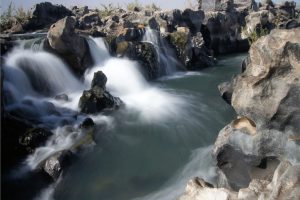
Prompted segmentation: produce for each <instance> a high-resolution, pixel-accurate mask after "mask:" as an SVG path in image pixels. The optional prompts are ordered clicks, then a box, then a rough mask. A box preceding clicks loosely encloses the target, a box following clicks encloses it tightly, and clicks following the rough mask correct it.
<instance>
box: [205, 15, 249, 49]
mask: <svg viewBox="0 0 300 200" xmlns="http://www.w3.org/2000/svg"><path fill="white" fill-rule="evenodd" d="M245 15H246V13H244V12H237V11H231V12H224V11H223V12H206V13H205V19H204V22H203V27H202V35H203V37H204V41H205V44H206V46H207V47H208V48H209V49H212V50H213V51H214V53H215V54H226V53H234V52H243V51H247V50H248V49H249V43H248V41H247V40H246V39H242V38H241V34H240V30H241V28H242V27H243V26H244V24H245Z"/></svg>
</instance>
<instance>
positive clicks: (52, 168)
mask: <svg viewBox="0 0 300 200" xmlns="http://www.w3.org/2000/svg"><path fill="white" fill-rule="evenodd" d="M73 159H74V154H73V153H72V152H71V151H69V150H63V151H60V152H57V153H55V154H54V155H52V156H50V157H49V158H47V159H46V161H45V163H44V164H43V169H44V171H45V172H46V173H47V174H48V175H49V176H50V177H52V178H53V179H54V180H57V179H58V178H59V176H60V175H61V173H62V172H63V170H65V169H66V168H67V167H69V166H70V164H71V163H72V160H73Z"/></svg>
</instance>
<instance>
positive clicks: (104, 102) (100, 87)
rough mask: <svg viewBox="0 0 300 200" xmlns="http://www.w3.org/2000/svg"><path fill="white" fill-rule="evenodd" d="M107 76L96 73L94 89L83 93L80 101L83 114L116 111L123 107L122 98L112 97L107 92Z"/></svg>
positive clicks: (93, 83)
mask: <svg viewBox="0 0 300 200" xmlns="http://www.w3.org/2000/svg"><path fill="white" fill-rule="evenodd" d="M106 80H107V78H106V76H105V75H104V74H103V73H102V72H96V73H95V74H94V78H93V81H92V88H91V89H90V90H85V91H83V94H82V96H81V97H80V99H79V104H78V107H79V110H80V112H82V113H86V114H93V113H98V112H101V111H105V110H116V109H118V108H119V107H120V106H122V105H123V102H122V100H121V99H120V98H118V97H114V96H112V95H111V94H110V93H109V92H107V91H106V90H105V83H106Z"/></svg>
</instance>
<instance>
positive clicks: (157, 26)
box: [148, 17, 160, 31]
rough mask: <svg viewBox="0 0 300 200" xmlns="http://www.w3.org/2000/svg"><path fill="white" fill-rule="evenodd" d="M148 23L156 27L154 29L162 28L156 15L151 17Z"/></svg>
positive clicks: (152, 27) (151, 26)
mask: <svg viewBox="0 0 300 200" xmlns="http://www.w3.org/2000/svg"><path fill="white" fill-rule="evenodd" d="M148 24H149V27H150V28H151V29H154V30H157V31H158V30H159V29H160V27H159V24H158V22H157V21H156V19H155V18H154V17H151V18H150V19H149V21H148Z"/></svg>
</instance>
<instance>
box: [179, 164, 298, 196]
mask: <svg viewBox="0 0 300 200" xmlns="http://www.w3.org/2000/svg"><path fill="white" fill-rule="evenodd" d="M271 177H272V178H271V179H268V180H266V179H253V180H252V181H251V182H250V184H249V185H248V186H247V187H245V188H243V189H240V190H239V191H237V192H235V191H232V190H229V189H225V188H215V187H213V186H212V185H211V184H209V183H206V182H205V181H204V180H203V179H201V178H194V179H192V180H190V181H189V183H188V184H187V186H186V189H185V193H184V194H183V195H182V196H181V197H180V198H179V200H190V199H215V200H257V199H260V200H268V199H277V200H285V199H292V200H296V199H299V198H300V192H299V189H300V165H294V166H293V165H291V164H290V163H289V162H287V161H282V162H281V163H280V164H279V165H278V166H277V168H276V170H275V172H273V173H272V175H271Z"/></svg>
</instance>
